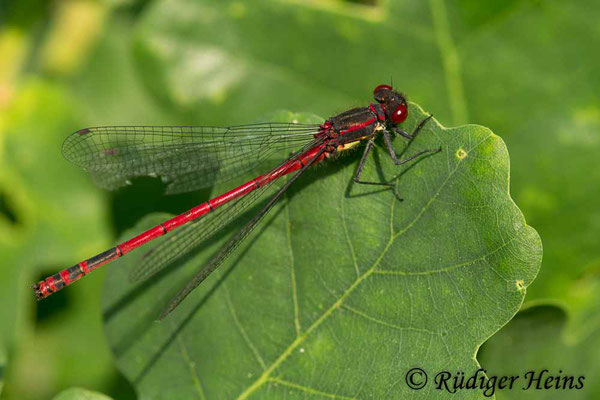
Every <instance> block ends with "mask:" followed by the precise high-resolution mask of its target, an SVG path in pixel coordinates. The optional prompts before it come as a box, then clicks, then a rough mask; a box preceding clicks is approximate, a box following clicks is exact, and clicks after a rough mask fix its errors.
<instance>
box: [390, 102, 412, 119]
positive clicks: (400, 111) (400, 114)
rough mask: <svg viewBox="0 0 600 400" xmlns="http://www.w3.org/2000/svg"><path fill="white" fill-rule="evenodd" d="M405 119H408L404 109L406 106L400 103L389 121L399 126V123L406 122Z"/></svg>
mask: <svg viewBox="0 0 600 400" xmlns="http://www.w3.org/2000/svg"><path fill="white" fill-rule="evenodd" d="M406 117H408V109H407V108H406V104H404V103H402V104H400V105H399V106H398V107H396V109H395V110H394V112H393V113H392V115H391V116H390V119H391V120H392V121H393V122H395V123H397V124H399V123H401V122H404V121H405V120H406Z"/></svg>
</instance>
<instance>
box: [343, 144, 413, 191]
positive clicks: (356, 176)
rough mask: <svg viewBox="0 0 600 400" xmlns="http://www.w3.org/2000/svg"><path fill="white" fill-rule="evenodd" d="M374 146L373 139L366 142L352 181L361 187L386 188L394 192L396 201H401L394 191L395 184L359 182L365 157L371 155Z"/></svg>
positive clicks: (365, 160)
mask: <svg viewBox="0 0 600 400" xmlns="http://www.w3.org/2000/svg"><path fill="white" fill-rule="evenodd" d="M374 144H375V142H374V138H371V139H369V141H368V142H367V146H366V147H365V151H364V152H363V155H362V157H361V159H360V162H359V163H358V168H357V169H356V173H355V174H354V178H353V180H354V182H356V183H360V184H361V185H377V186H387V187H389V188H391V189H392V190H393V191H394V195H395V196H396V197H397V198H398V200H400V201H402V197H400V194H399V193H398V191H397V190H396V183H395V182H391V181H390V182H367V181H361V180H360V175H361V174H362V170H363V168H364V167H365V163H366V162H367V157H368V156H369V153H371V150H372V149H373V145H374Z"/></svg>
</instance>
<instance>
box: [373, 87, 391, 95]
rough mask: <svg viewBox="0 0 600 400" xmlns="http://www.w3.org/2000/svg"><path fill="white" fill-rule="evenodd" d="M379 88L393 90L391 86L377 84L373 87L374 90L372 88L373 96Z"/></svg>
mask: <svg viewBox="0 0 600 400" xmlns="http://www.w3.org/2000/svg"><path fill="white" fill-rule="evenodd" d="M381 89H386V90H394V89H392V87H391V86H390V85H379V86H377V87H376V88H375V90H373V96H375V94H376V93H377V92H378V91H380V90H381Z"/></svg>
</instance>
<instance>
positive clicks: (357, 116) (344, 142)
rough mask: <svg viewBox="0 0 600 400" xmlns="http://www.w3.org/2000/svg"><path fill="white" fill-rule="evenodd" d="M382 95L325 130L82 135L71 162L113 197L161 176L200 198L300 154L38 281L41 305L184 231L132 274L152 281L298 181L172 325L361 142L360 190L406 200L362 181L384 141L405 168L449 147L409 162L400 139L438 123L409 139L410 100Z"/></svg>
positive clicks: (150, 129) (273, 126)
mask: <svg viewBox="0 0 600 400" xmlns="http://www.w3.org/2000/svg"><path fill="white" fill-rule="evenodd" d="M373 96H374V98H375V100H376V102H375V103H371V104H369V106H367V107H359V108H354V109H351V110H348V111H345V112H343V113H341V114H338V115H336V116H334V117H331V118H329V119H327V120H326V121H325V122H324V123H323V124H320V125H318V124H314V125H313V124H298V123H261V124H254V125H240V126H230V127H207V126H123V127H121V126H105V127H95V128H86V129H81V130H79V131H77V132H75V133H73V134H72V135H70V136H69V137H67V139H66V140H65V142H64V144H63V154H64V156H65V158H67V159H68V160H69V161H71V162H73V163H75V164H77V165H78V166H80V167H82V168H83V169H85V170H87V171H89V173H90V174H91V176H92V178H93V179H94V181H95V182H96V183H97V184H98V185H100V186H102V187H104V188H107V189H115V188H117V187H119V186H122V185H124V184H125V183H127V182H128V181H129V179H131V178H134V177H138V176H161V177H162V179H163V180H164V181H165V182H167V183H168V185H167V189H166V191H167V193H180V192H185V191H191V190H195V189H199V188H202V187H207V186H212V185H214V184H215V183H218V182H223V181H226V180H228V179H233V178H234V177H236V176H240V175H242V174H244V173H247V171H248V170H249V169H251V168H255V167H256V166H258V165H261V163H263V162H266V160H267V159H268V158H269V157H270V156H273V155H274V154H276V153H277V152H279V151H285V150H292V149H293V150H295V152H294V154H293V155H292V156H291V157H289V158H287V159H286V160H285V161H283V162H282V163H280V164H279V165H277V166H276V167H275V168H272V169H270V170H269V172H267V173H265V174H263V175H260V176H257V177H256V178H254V179H251V180H250V181H248V182H246V183H244V184H243V185H241V186H238V187H236V188H235V189H232V190H230V191H228V192H226V193H224V194H222V195H220V196H217V197H215V198H213V199H210V200H208V201H207V202H205V203H202V204H200V205H198V206H196V207H194V208H192V209H190V210H188V211H186V212H184V213H183V214H180V215H178V216H176V217H173V218H171V219H169V220H167V221H165V222H163V223H161V224H159V225H157V226H155V227H153V228H151V229H149V230H147V231H145V232H143V233H141V234H139V235H138V236H136V237H134V238H132V239H130V240H127V241H125V242H123V243H120V244H118V245H117V246H115V247H113V248H112V249H110V250H106V251H104V252H102V253H100V254H98V255H96V256H94V257H91V258H88V259H87V260H84V261H82V262H80V263H78V264H75V265H74V266H72V267H70V268H67V269H65V270H62V271H60V272H58V273H56V274H54V275H52V276H50V277H48V278H46V279H44V280H42V281H40V282H38V283H37V284H35V285H33V286H32V288H33V289H34V291H35V295H36V297H37V298H38V300H39V299H43V298H45V297H48V296H49V295H50V294H52V293H54V292H56V291H58V290H60V289H62V288H64V287H65V286H68V285H70V284H71V283H73V282H75V281H76V280H78V279H80V278H81V277H83V276H84V275H87V274H88V273H90V272H91V271H93V270H94V269H96V268H98V267H99V266H101V265H104V264H106V263H108V262H110V261H112V260H115V259H117V258H119V257H121V256H123V255H124V254H127V253H129V252H130V251H132V250H134V249H136V248H138V247H140V246H142V245H143V244H145V243H148V242H149V241H151V240H153V239H156V238H158V237H160V236H163V235H166V234H167V233H169V232H171V231H173V230H174V229H175V228H178V227H180V226H183V228H181V229H179V230H178V231H177V232H175V233H174V234H173V236H174V237H173V240H170V241H165V242H162V243H160V244H159V245H158V246H157V247H155V248H154V249H152V250H151V251H149V252H148V253H147V254H146V255H145V256H144V258H143V261H142V262H141V263H140V264H139V265H138V266H137V267H136V268H135V269H134V270H133V271H132V273H131V275H130V277H131V279H132V280H134V281H136V280H141V279H146V278H148V277H150V276H152V275H154V274H155V273H157V272H158V271H160V270H161V269H162V268H164V267H165V266H166V265H168V264H169V263H171V262H173V261H174V260H175V259H177V258H179V257H181V256H182V255H183V254H185V253H187V252H190V251H192V250H193V249H196V248H198V247H199V246H200V245H201V244H202V243H203V242H204V241H205V240H206V239H208V238H210V237H211V236H213V235H214V234H215V233H216V232H217V231H219V230H220V229H221V228H222V227H224V226H225V225H226V224H227V223H228V222H229V221H231V220H233V219H234V218H235V217H237V216H239V215H240V214H241V213H242V212H243V211H244V210H246V209H247V208H248V207H249V206H250V205H251V204H254V203H255V202H256V201H257V200H258V199H259V197H260V196H261V195H262V194H264V193H265V192H266V189H267V188H268V187H270V185H272V183H273V182H275V181H277V180H279V178H281V177H283V176H284V175H288V174H291V173H294V175H292V177H291V178H290V179H288V180H287V182H285V184H283V185H282V186H281V188H280V189H278V190H276V191H275V193H274V194H273V195H272V197H271V198H270V200H269V201H268V202H267V203H266V204H265V205H264V207H263V208H262V209H261V210H260V211H259V212H258V213H257V214H256V215H255V216H254V217H253V218H252V219H251V220H250V221H249V222H248V223H247V224H246V225H245V226H243V227H242V229H240V231H239V232H238V233H237V234H236V235H234V236H233V237H232V238H231V239H230V240H229V241H228V242H227V243H226V244H225V245H224V246H223V247H222V248H221V250H220V251H219V252H218V253H217V254H216V255H215V256H214V257H213V258H212V259H210V261H209V262H208V263H207V264H206V265H205V266H204V267H203V268H202V269H201V270H200V271H199V272H198V274H197V275H196V276H195V277H194V278H193V279H192V280H191V281H190V282H189V283H188V284H187V285H186V286H185V287H184V288H182V289H181V290H180V291H179V292H178V293H177V294H176V295H175V297H173V299H172V300H171V301H170V303H169V305H168V306H167V308H166V309H165V310H164V312H163V313H162V315H161V318H162V317H164V316H166V315H167V314H168V313H170V312H171V311H172V310H173V309H174V308H175V307H177V305H179V303H181V301H183V299H184V298H185V297H186V296H187V295H188V294H189V293H190V292H191V291H192V290H194V289H195V288H196V287H197V286H198V285H199V284H200V283H201V282H202V281H204V280H205V279H206V277H208V275H210V274H211V273H212V272H213V271H214V270H215V269H217V268H218V267H219V265H221V264H222V263H223V261H224V260H225V259H226V258H227V256H228V255H229V254H230V253H231V252H232V251H233V250H234V249H235V248H236V247H237V246H238V245H239V244H240V242H241V241H242V240H243V239H244V238H245V237H246V236H248V234H249V233H250V232H251V231H252V229H254V228H255V227H256V225H257V224H258V223H259V222H260V220H261V219H262V218H263V217H264V216H265V215H266V214H267V213H268V212H269V210H271V208H273V205H274V204H275V203H276V202H277V200H278V199H279V198H281V197H282V196H283V194H284V193H285V191H286V190H287V189H288V188H289V187H290V185H292V184H293V183H294V182H295V181H296V180H297V179H298V178H299V177H300V176H301V175H302V173H303V172H304V171H306V170H307V169H308V168H309V167H310V166H312V165H314V164H317V163H319V162H321V161H322V160H324V159H327V158H331V157H332V156H334V155H336V154H338V153H340V152H343V151H346V150H348V149H351V148H353V147H355V146H356V145H358V144H359V143H361V142H366V145H365V148H364V151H363V154H362V157H361V160H360V162H359V164H358V168H357V169H356V172H355V174H354V182H356V183H359V184H365V185H380V186H387V187H390V188H392V189H393V190H394V193H395V194H396V196H398V194H397V192H396V189H395V188H396V186H395V182H394V180H392V181H388V182H369V181H363V180H361V179H360V177H361V174H362V171H363V167H364V165H365V163H366V161H367V157H368V156H369V154H370V152H371V150H372V149H373V146H374V143H375V142H374V141H375V138H376V137H377V136H378V135H379V134H381V135H383V143H384V146H385V148H386V149H387V152H388V153H389V156H390V157H391V159H392V161H393V162H394V164H396V165H401V164H404V163H406V162H409V161H411V160H414V159H415V158H417V157H419V156H421V155H423V154H426V153H434V152H437V151H439V150H440V149H439V148H438V149H432V150H422V151H419V152H417V153H416V154H414V155H412V156H410V157H408V158H406V159H403V160H399V159H398V157H397V155H396V152H395V151H394V148H393V147H392V140H391V137H392V136H391V135H399V136H402V137H403V138H406V139H409V140H410V139H413V138H414V137H415V136H416V135H417V134H418V133H419V131H420V130H421V128H422V127H423V125H425V123H426V122H427V121H428V120H429V119H430V118H431V115H430V116H429V117H427V118H425V119H424V120H422V121H421V122H420V123H419V124H418V125H417V127H416V128H415V129H414V131H413V132H412V133H408V132H405V131H404V130H402V129H401V128H400V127H398V124H401V123H402V122H404V121H405V120H406V117H407V115H408V106H407V103H406V99H405V97H404V96H403V95H401V94H400V93H398V92H397V91H395V90H394V89H392V87H391V86H389V85H379V86H377V87H376V88H375V90H374V91H373Z"/></svg>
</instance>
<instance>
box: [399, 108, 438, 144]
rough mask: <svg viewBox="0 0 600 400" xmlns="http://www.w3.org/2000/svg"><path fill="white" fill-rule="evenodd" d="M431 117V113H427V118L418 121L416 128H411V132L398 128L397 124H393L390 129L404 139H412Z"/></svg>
mask: <svg viewBox="0 0 600 400" xmlns="http://www.w3.org/2000/svg"><path fill="white" fill-rule="evenodd" d="M432 117H433V114H429V117H427V118H425V119H423V120H422V121H421V122H419V125H417V127H416V128H415V129H414V130H413V131H412V133H408V132H405V131H403V130H402V129H400V128H398V127H397V126H393V127H392V130H393V131H394V132H395V133H396V134H398V135H400V136H403V137H405V138H406V139H409V140H412V139H414V138H416V137H417V135H418V134H419V131H420V130H421V128H422V127H424V126H425V124H426V123H427V122H429V120H430V119H431V118H432Z"/></svg>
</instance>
